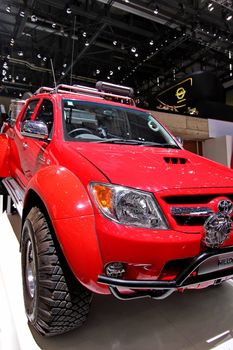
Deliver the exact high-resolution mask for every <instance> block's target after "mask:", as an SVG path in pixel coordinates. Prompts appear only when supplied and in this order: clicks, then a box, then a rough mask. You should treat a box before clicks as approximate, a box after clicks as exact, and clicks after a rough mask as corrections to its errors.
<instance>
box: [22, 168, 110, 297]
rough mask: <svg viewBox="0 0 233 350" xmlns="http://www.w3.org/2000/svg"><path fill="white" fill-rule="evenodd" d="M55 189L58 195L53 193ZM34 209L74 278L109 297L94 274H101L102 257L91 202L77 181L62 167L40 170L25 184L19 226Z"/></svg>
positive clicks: (106, 289)
mask: <svg viewBox="0 0 233 350" xmlns="http://www.w3.org/2000/svg"><path fill="white" fill-rule="evenodd" d="M62 174H63V176H61V175H62ZM57 175H58V176H57ZM57 188H59V191H60V193H57V192H56V190H57ZM55 192H56V195H55V197H54V198H53V196H52V194H53V193H55ZM67 196H68V199H69V200H68V201H67V198H66V197H67ZM51 198H52V199H53V200H51ZM56 198H59V200H57V199H56ZM75 199H76V200H75ZM34 206H39V208H40V209H41V210H42V211H43V212H44V214H45V215H46V217H47V218H48V220H49V223H50V225H51V226H52V229H53V231H54V234H55V239H56V240H57V242H58V244H59V246H60V247H61V250H62V253H63V255H64V258H65V260H66V261H67V263H68V265H69V266H70V268H71V270H72V272H73V273H74V275H75V276H76V278H77V279H78V280H79V281H80V282H81V283H82V284H83V285H84V286H85V287H86V288H88V289H90V290H91V291H93V292H97V293H102V294H109V291H108V288H106V287H105V286H103V285H100V284H98V282H97V278H98V274H100V273H101V272H102V266H103V263H102V256H101V252H100V248H99V241H98V236H97V232H96V227H95V216H94V211H93V207H92V203H91V201H90V198H89V196H88V194H87V191H86V189H85V188H84V186H83V185H82V183H81V182H80V180H79V179H78V178H77V177H76V176H75V175H74V174H73V173H71V172H70V171H69V170H67V169H64V168H62V169H60V168H59V167H50V169H48V168H46V169H42V170H40V171H39V172H38V173H36V174H35V176H34V177H33V178H32V179H31V181H30V182H29V185H28V188H27V191H26V193H25V198H24V205H23V216H22V225H23V223H24V221H25V219H26V217H27V215H28V213H29V212H30V210H31V208H32V207H34ZM62 208H64V212H63V213H62ZM77 257H78V259H77Z"/></svg>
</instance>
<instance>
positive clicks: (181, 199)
mask: <svg viewBox="0 0 233 350" xmlns="http://www.w3.org/2000/svg"><path fill="white" fill-rule="evenodd" d="M220 196H221V197H222V196H223V197H227V198H229V199H230V200H231V201H232V202H233V194H232V193H231V194H229V193H221V194H211V195H210V194H200V195H187V196H182V195H180V196H164V197H163V200H164V201H165V202H166V203H167V204H204V203H208V202H210V201H211V200H213V199H214V198H216V197H220Z"/></svg>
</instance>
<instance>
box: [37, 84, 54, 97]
mask: <svg viewBox="0 0 233 350" xmlns="http://www.w3.org/2000/svg"><path fill="white" fill-rule="evenodd" d="M51 91H53V88H49V87H47V86H42V87H40V88H39V89H38V90H36V92H35V93H34V95H37V94H42V93H43V92H51Z"/></svg>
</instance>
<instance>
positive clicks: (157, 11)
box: [153, 5, 159, 15]
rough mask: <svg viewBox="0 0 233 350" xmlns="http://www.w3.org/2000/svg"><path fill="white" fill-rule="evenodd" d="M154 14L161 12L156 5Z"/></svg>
mask: <svg viewBox="0 0 233 350" xmlns="http://www.w3.org/2000/svg"><path fill="white" fill-rule="evenodd" d="M153 12H154V14H155V15H157V14H158V13H159V7H158V6H157V5H156V6H155V9H154V11H153Z"/></svg>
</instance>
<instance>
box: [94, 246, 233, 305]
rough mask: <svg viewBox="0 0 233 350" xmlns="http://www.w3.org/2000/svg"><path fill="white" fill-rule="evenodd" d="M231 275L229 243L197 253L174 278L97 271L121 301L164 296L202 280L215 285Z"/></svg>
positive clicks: (232, 256) (232, 254)
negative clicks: (122, 276) (132, 277)
mask: <svg viewBox="0 0 233 350" xmlns="http://www.w3.org/2000/svg"><path fill="white" fill-rule="evenodd" d="M231 277H233V246H231V247H227V248H222V249H215V250H209V251H206V252H204V253H202V254H200V255H198V256H197V257H195V258H194V259H193V260H192V261H191V263H190V264H189V265H188V266H187V267H186V268H185V269H183V270H182V271H181V272H180V273H179V274H178V275H177V276H176V278H175V279H174V280H169V281H166V280H126V279H117V278H111V277H107V276H105V275H103V274H101V275H99V276H98V282H99V283H101V284H104V285H107V286H108V287H109V289H110V291H111V293H112V294H113V295H114V296H115V297H116V298H118V299H121V300H130V299H135V298H143V297H151V298H154V299H165V298H166V297H168V296H169V295H171V294H172V293H173V292H175V291H176V290H180V289H181V290H182V289H187V288H190V287H192V286H193V287H195V285H197V286H198V285H201V284H206V282H210V284H218V283H220V282H221V281H223V280H225V279H229V278H231ZM119 287H120V288H122V287H123V288H127V289H129V290H131V291H132V293H127V294H126V293H124V292H121V291H120V290H119ZM197 288H198V287H197ZM144 289H145V290H144Z"/></svg>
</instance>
